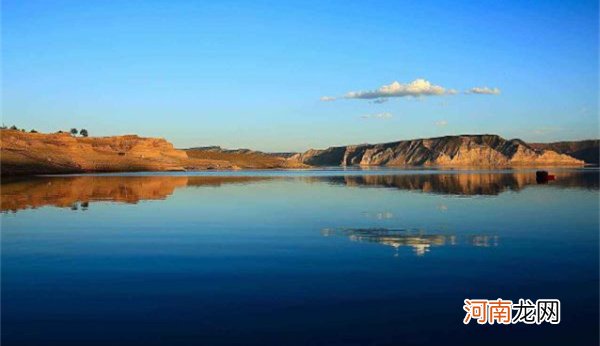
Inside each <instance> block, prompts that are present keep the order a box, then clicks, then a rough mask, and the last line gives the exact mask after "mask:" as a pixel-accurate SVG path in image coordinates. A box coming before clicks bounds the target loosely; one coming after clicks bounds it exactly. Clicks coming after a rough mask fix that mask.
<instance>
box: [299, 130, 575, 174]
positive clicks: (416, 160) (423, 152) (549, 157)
mask: <svg viewBox="0 0 600 346" xmlns="http://www.w3.org/2000/svg"><path fill="white" fill-rule="evenodd" d="M290 160H295V161H298V162H300V163H303V164H308V165H312V166H352V165H360V166H473V167H510V166H552V165H560V166H582V165H584V162H583V161H581V160H577V159H575V158H573V157H571V156H568V155H564V154H558V153H556V152H554V151H551V150H536V149H534V148H532V147H531V146H529V145H528V144H526V143H525V142H523V141H522V140H519V139H511V140H506V139H504V138H502V137H500V136H497V135H460V136H444V137H436V138H425V139H413V140H406V141H398V142H390V143H383V144H361V145H351V146H342V147H331V148H327V149H324V150H314V149H311V150H308V151H306V152H305V153H302V154H297V155H294V156H292V157H291V158H290Z"/></svg>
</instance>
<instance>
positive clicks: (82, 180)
mask: <svg viewBox="0 0 600 346" xmlns="http://www.w3.org/2000/svg"><path fill="white" fill-rule="evenodd" d="M257 179H259V178H253V177H218V176H210V177H186V176H75V177H46V178H42V177H40V178H33V179H32V178H30V179H26V180H21V179H19V180H9V181H3V183H2V193H1V194H0V197H1V199H0V202H1V205H0V209H1V210H2V211H9V210H11V211H17V210H20V209H27V208H38V207H42V206H45V205H52V206H56V207H70V208H73V209H75V208H76V207H77V204H78V203H81V205H82V206H83V207H84V208H86V207H87V206H88V205H89V202H97V201H109V202H120V203H137V202H139V201H141V200H160V199H165V198H167V197H168V196H170V195H171V194H173V192H174V190H175V189H176V188H178V187H183V186H220V185H222V184H231V183H245V182H251V181H255V180H257Z"/></svg>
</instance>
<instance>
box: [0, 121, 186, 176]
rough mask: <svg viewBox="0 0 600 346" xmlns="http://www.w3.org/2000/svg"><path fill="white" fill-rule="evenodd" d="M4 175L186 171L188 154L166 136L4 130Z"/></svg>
mask: <svg viewBox="0 0 600 346" xmlns="http://www.w3.org/2000/svg"><path fill="white" fill-rule="evenodd" d="M0 150H1V155H2V160H1V161H2V174H3V175H18V174H47V173H80V172H117V171H169V170H183V169H184V168H183V164H185V162H186V161H187V159H188V157H187V154H186V153H185V152H184V151H181V150H176V149H175V148H173V145H172V144H171V143H169V142H167V141H166V140H164V139H162V138H142V137H138V136H135V135H127V136H114V137H89V138H88V137H73V136H71V135H70V134H67V133H55V134H41V133H24V132H19V131H15V130H2V131H1V133H0Z"/></svg>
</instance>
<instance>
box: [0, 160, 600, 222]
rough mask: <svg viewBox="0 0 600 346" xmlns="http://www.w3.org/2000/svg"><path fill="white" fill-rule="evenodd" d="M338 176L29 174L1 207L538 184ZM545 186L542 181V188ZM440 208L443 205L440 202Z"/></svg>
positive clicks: (13, 183)
mask: <svg viewBox="0 0 600 346" xmlns="http://www.w3.org/2000/svg"><path fill="white" fill-rule="evenodd" d="M342 174H343V172H340V175H339V176H336V175H334V176H310V173H308V175H306V176H302V175H300V176H298V175H293V174H290V175H289V176H285V175H283V176H268V175H263V176H239V175H238V176H232V175H229V176H227V175H223V176H220V175H211V176H197V175H196V176H194V175H191V176H180V175H172V176H168V175H167V176H165V175H157V176H152V175H149V176H60V177H35V178H27V179H17V180H14V179H10V180H7V179H4V180H3V181H2V185H1V187H2V189H1V193H0V197H1V199H0V202H1V208H0V209H1V210H2V211H17V210H20V209H27V208H37V207H41V206H45V205H52V206H56V207H63V208H71V209H73V210H86V209H87V208H89V203H90V202H96V201H112V202H119V203H137V202H139V201H141V200H160V199H165V198H167V197H168V196H170V195H172V194H173V193H174V191H175V189H177V188H180V187H189V186H221V185H223V184H246V183H252V182H257V181H263V180H275V179H279V180H282V179H300V180H301V181H305V182H317V183H328V184H333V185H344V186H361V187H362V186H364V187H383V188H396V189H400V190H415V191H421V192H427V193H435V194H450V195H459V196H462V195H497V194H499V193H501V192H503V191H507V190H512V191H519V190H521V189H523V188H525V187H526V186H528V185H536V179H535V172H534V171H524V172H510V171H509V172H479V173H473V172H455V173H447V172H446V173H444V172H442V173H437V174H435V173H426V174H424V173H420V172H418V171H415V172H409V173H406V172H402V174H396V175H381V174H368V173H365V175H359V176H357V175H342ZM555 174H556V180H555V181H552V182H551V183H550V184H549V185H548V186H558V187H583V188H588V189H598V171H597V170H594V171H590V170H587V171H585V170H584V171H581V170H579V171H559V172H556V173H555ZM545 187H546V186H541V188H545ZM439 210H440V211H446V210H447V207H446V206H444V205H440V206H439ZM366 216H367V217H372V218H375V219H391V218H393V217H394V215H393V214H392V213H390V212H389V211H382V212H381V213H378V214H376V215H366Z"/></svg>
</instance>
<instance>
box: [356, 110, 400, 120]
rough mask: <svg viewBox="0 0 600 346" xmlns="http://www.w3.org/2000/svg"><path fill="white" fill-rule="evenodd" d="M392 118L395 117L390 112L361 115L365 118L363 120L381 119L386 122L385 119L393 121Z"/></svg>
mask: <svg viewBox="0 0 600 346" xmlns="http://www.w3.org/2000/svg"><path fill="white" fill-rule="evenodd" d="M392 117H393V115H392V113H389V112H384V113H377V114H365V115H361V118H363V119H381V120H385V119H391V118H392Z"/></svg>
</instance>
